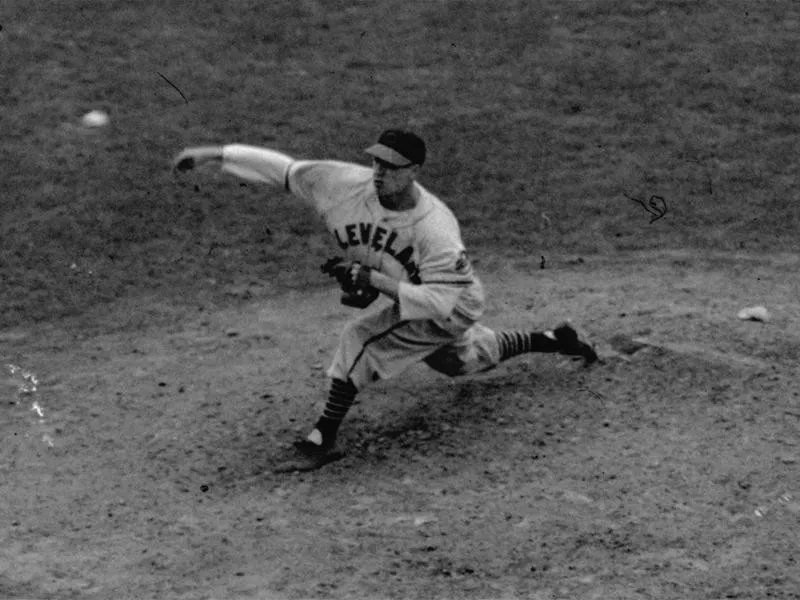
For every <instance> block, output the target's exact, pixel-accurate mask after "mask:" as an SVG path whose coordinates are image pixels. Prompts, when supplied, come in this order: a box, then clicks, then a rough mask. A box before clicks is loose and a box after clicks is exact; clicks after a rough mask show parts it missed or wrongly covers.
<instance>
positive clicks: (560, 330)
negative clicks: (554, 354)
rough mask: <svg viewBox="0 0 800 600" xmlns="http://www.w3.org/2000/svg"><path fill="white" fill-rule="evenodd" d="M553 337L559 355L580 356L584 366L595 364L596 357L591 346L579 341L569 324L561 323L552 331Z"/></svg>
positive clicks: (578, 336) (579, 338)
mask: <svg viewBox="0 0 800 600" xmlns="http://www.w3.org/2000/svg"><path fill="white" fill-rule="evenodd" d="M553 337H554V338H555V339H556V341H557V342H558V344H559V350H558V351H559V353H561V354H566V355H568V356H580V357H582V358H583V361H584V364H585V365H590V364H592V363H595V362H597V360H598V356H597V352H595V350H594V348H593V347H592V345H591V344H589V343H588V342H586V341H584V340H582V339H581V336H580V335H579V334H578V332H577V331H576V330H575V328H574V327H573V326H572V325H570V324H569V323H562V324H561V325H559V326H558V327H556V328H555V329H553Z"/></svg>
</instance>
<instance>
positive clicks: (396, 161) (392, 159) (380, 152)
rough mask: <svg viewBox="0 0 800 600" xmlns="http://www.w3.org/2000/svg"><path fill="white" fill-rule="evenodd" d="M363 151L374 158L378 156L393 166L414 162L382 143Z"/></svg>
mask: <svg viewBox="0 0 800 600" xmlns="http://www.w3.org/2000/svg"><path fill="white" fill-rule="evenodd" d="M364 152H366V153H367V154H370V155H372V156H374V157H375V158H379V159H381V160H382V161H384V162H387V163H389V164H390V165H394V166H395V167H410V166H411V165H412V164H414V163H413V162H412V161H410V160H408V159H407V158H406V157H405V156H403V155H402V154H400V153H399V152H397V151H396V150H392V149H391V148H389V147H388V146H384V145H383V144H375V145H374V146H370V147H369V148H367V149H366V150H365V151H364Z"/></svg>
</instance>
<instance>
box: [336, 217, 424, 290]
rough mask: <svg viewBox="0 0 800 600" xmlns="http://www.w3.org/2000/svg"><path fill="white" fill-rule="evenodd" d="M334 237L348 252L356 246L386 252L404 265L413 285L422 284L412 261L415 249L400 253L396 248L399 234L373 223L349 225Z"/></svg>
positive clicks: (417, 268)
mask: <svg viewBox="0 0 800 600" xmlns="http://www.w3.org/2000/svg"><path fill="white" fill-rule="evenodd" d="M387 234H388V235H387ZM333 235H334V237H335V238H336V243H337V244H338V245H339V247H340V248H341V249H342V250H347V249H348V248H352V247H354V246H369V247H370V248H371V249H372V250H374V251H375V252H386V254H388V255H389V256H391V257H393V258H394V259H395V260H396V261H397V262H399V263H400V264H401V265H403V268H404V269H405V271H406V273H408V278H409V280H410V281H411V282H412V283H420V282H421V280H420V278H419V266H418V265H417V264H416V263H415V262H414V261H413V260H411V258H412V257H413V256H414V248H413V247H412V246H406V247H405V248H403V249H402V250H400V251H398V250H397V248H396V247H395V246H394V244H395V242H396V241H397V232H395V231H392V230H389V229H385V228H384V227H381V226H375V225H374V224H373V223H349V224H347V225H345V226H344V227H342V228H341V231H340V230H339V229H334V230H333Z"/></svg>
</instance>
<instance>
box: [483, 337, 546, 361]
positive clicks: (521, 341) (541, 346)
mask: <svg viewBox="0 0 800 600" xmlns="http://www.w3.org/2000/svg"><path fill="white" fill-rule="evenodd" d="M496 335H497V342H498V343H499V344H500V360H501V361H504V360H508V359H509V358H512V357H514V356H518V355H520V354H526V353H528V352H558V351H559V348H560V345H559V343H558V341H557V340H556V338H555V336H554V335H553V333H552V332H551V331H546V332H544V333H539V332H536V331H534V332H531V333H523V332H521V331H501V332H499V333H497V334H496Z"/></svg>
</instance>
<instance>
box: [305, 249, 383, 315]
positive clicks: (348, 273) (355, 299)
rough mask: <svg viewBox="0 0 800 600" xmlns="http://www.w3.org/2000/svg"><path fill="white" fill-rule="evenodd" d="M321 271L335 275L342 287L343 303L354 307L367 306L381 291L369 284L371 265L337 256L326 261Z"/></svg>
mask: <svg viewBox="0 0 800 600" xmlns="http://www.w3.org/2000/svg"><path fill="white" fill-rule="evenodd" d="M320 269H321V271H322V272H323V273H325V274H326V275H329V276H330V277H333V278H334V279H335V280H336V281H337V282H338V283H339V287H341V288H342V298H341V301H342V304H344V305H345V306H352V307H354V308H366V307H367V306H369V305H370V304H372V303H373V302H375V299H376V298H377V297H378V295H379V294H380V292H379V291H378V290H377V289H375V288H374V287H372V286H371V285H369V283H368V282H369V271H370V269H369V267H365V266H364V265H362V264H361V263H359V262H352V263H348V262H346V261H345V260H344V259H343V258H341V257H339V256H337V257H335V258H330V259H328V260H327V261H325V264H324V265H322V267H320Z"/></svg>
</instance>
